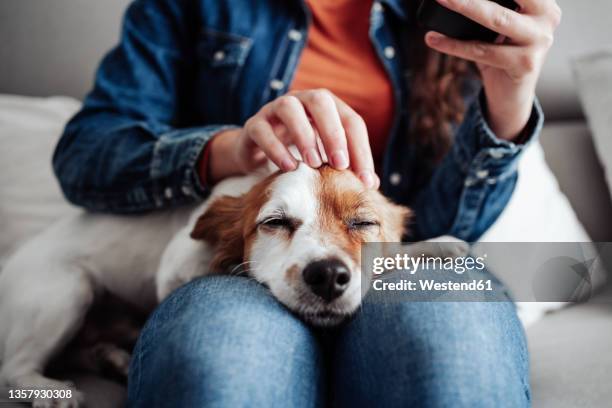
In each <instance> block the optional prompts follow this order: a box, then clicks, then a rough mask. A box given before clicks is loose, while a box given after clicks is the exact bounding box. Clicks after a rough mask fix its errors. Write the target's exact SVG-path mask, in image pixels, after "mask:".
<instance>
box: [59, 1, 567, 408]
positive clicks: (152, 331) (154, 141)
mask: <svg viewBox="0 0 612 408" xmlns="http://www.w3.org/2000/svg"><path fill="white" fill-rule="evenodd" d="M438 1H439V3H441V4H442V5H444V6H446V7H448V8H450V9H452V10H455V11H457V12H459V13H461V14H464V15H465V16H467V17H470V18H471V19H473V20H476V21H477V22H479V23H481V24H483V25H485V26H487V27H489V28H492V29H494V30H495V31H497V32H499V33H501V34H502V35H503V36H504V38H505V40H504V41H498V42H497V43H496V44H483V43H477V42H462V41H457V40H453V39H450V38H447V37H444V36H442V35H440V34H437V33H433V32H429V33H424V32H421V30H419V28H418V26H417V24H416V22H415V14H416V12H415V10H416V6H417V1H416V0H406V1H401V0H377V1H376V2H372V1H367V0H333V1H331V0H330V1H323V0H308V1H306V2H305V3H302V2H300V1H297V0H296V1H285V2H273V1H265V0H262V1H257V2H252V1H243V0H230V1H214V0H184V1H178V0H138V1H136V2H135V3H133V4H132V5H131V6H130V8H129V9H128V11H127V15H126V17H125V21H124V28H123V35H122V39H121V42H120V44H119V45H118V47H116V48H115V49H114V50H113V51H112V52H110V53H109V54H108V55H107V56H106V58H105V59H104V61H103V62H102V64H101V66H100V69H99V71H98V74H97V78H96V83H95V88H94V89H93V91H92V92H91V93H90V94H89V96H88V97H87V99H86V101H85V104H84V107H83V109H82V110H81V112H79V113H78V114H77V115H76V116H75V117H74V118H73V119H72V121H71V122H70V123H69V124H68V126H67V127H66V130H65V133H64V135H63V137H62V139H61V141H60V143H59V145H58V148H57V151H56V153H55V156H54V168H55V171H56V173H57V176H58V178H59V180H60V182H61V185H62V188H63V190H64V192H65V194H66V196H67V197H68V198H69V199H70V200H71V201H72V202H74V203H76V204H78V205H81V206H84V207H86V208H88V209H91V210H98V211H113V212H125V213H133V212H141V211H148V210H154V209H160V208H168V207H172V206H176V205H180V204H183V203H188V202H193V201H195V200H201V199H202V198H204V197H205V196H206V195H207V194H208V191H209V189H210V187H211V186H212V185H214V184H215V183H216V182H218V181H219V180H222V179H224V178H226V177H229V176H232V175H237V174H244V173H247V172H249V171H251V170H253V169H254V168H256V167H257V166H258V165H259V164H261V163H262V161H263V160H264V159H266V158H269V159H271V160H272V161H274V162H275V163H276V164H277V165H278V166H279V167H280V168H281V169H282V170H284V171H290V170H292V169H294V168H295V166H296V161H295V159H294V158H293V157H292V156H291V155H290V154H289V152H288V150H287V148H286V146H287V145H289V144H295V145H296V146H297V147H298V149H299V150H300V152H301V153H302V156H303V157H304V160H305V162H306V163H307V164H308V165H310V166H312V167H318V166H320V164H321V162H322V157H321V156H322V155H321V154H320V153H321V151H324V152H325V154H326V155H327V157H328V158H329V161H330V163H331V165H332V166H333V167H335V168H338V169H346V168H350V169H351V170H352V171H354V172H355V173H356V174H357V175H358V176H359V177H360V178H361V180H362V181H363V182H364V184H365V185H367V186H368V187H370V188H379V187H380V188H381V190H382V191H383V192H384V193H385V194H386V195H388V196H389V197H391V198H392V199H393V200H394V201H396V202H399V203H403V204H406V205H408V206H410V207H411V208H412V209H413V210H414V212H415V214H416V219H415V223H414V225H411V228H410V235H409V236H408V237H407V239H410V240H421V239H426V238H430V237H434V236H439V235H443V234H451V235H454V236H456V237H459V238H461V239H464V240H468V241H473V240H476V239H477V238H478V237H479V236H480V235H481V234H482V233H483V232H484V231H485V230H486V229H487V228H488V227H489V226H490V225H491V224H492V223H493V221H494V220H495V219H496V217H497V216H498V215H499V213H500V212H501V211H502V209H503V207H504V206H505V204H506V203H507V201H508V199H509V197H510V195H511V193H512V190H513V187H514V184H515V181H516V177H517V175H516V170H515V169H516V162H517V160H518V158H519V156H520V154H521V152H522V151H523V149H524V146H525V144H526V143H528V142H529V141H531V140H533V139H534V138H535V137H536V136H537V133H538V132H539V130H540V128H541V126H542V121H543V117H542V112H541V110H540V108H539V106H538V104H537V102H536V101H535V85H536V82H537V78H538V76H539V72H540V68H541V67H542V64H543V62H544V58H545V55H546V53H547V50H548V48H549V47H550V45H551V44H552V39H553V33H554V30H555V28H556V26H557V25H558V23H559V20H560V9H559V7H558V6H557V5H556V3H555V1H554V0H518V3H519V5H520V11H516V12H515V11H510V10H507V9H504V8H502V7H500V6H497V5H496V4H494V3H492V2H489V1H487V0H471V1H467V0H438ZM472 63H475V64H472ZM472 66H475V67H476V68H477V69H472ZM481 84H482V85H481ZM317 138H319V139H320V144H321V146H320V149H317ZM378 175H379V176H380V178H379V176H378ZM527 361H528V357H527V351H526V346H525V338H524V333H523V331H522V329H521V326H520V324H519V322H518V319H517V316H516V313H515V310H514V307H513V306H512V304H511V303H510V302H501V303H475V302H474V303H467V302H466V303H441V302H438V303H436V302H429V303H428V302H421V303H417V302H414V303H407V302H405V303H384V302H371V301H368V298H366V299H365V301H364V305H363V307H362V309H361V310H360V311H359V313H357V315H356V316H355V317H354V318H353V319H352V320H351V321H350V322H348V323H347V324H346V325H344V326H343V327H341V328H339V329H338V330H336V331H334V332H320V331H316V330H314V329H312V328H310V327H308V326H307V325H306V324H304V323H303V322H301V321H300V320H298V319H297V318H296V317H295V316H293V315H292V314H291V313H289V312H288V311H287V310H286V309H284V308H283V307H281V306H280V305H279V304H278V303H277V302H276V301H274V300H273V298H272V297H271V296H270V295H269V294H268V292H267V291H266V289H265V288H263V287H261V286H259V285H258V284H256V283H253V282H251V281H249V280H246V279H244V278H237V277H212V278H205V279H200V280H198V281H195V282H193V283H191V284H189V285H187V286H185V287H183V288H181V289H179V290H178V291H177V292H175V293H174V294H173V295H172V296H170V298H169V299H168V300H167V301H165V302H164V303H163V304H162V305H161V306H160V307H159V308H158V310H157V311H156V312H155V313H154V315H153V316H152V317H151V319H150V321H149V323H148V324H147V326H146V328H145V329H144V331H143V333H142V336H141V339H140V340H139V343H138V345H137V348H136V350H135V352H134V358H133V362H132V367H131V371H130V379H129V390H128V393H129V397H128V398H129V403H130V405H131V406H172V407H174V406H186V407H187V406H188V407H191V406H213V405H214V406H237V405H239V406H320V405H322V404H324V403H326V402H327V403H331V404H334V405H338V406H353V405H366V406H367V405H377V406H405V405H424V406H450V405H451V404H452V405H453V406H472V407H473V406H500V405H503V406H528V405H529V398H530V397H529V383H528V363H527Z"/></svg>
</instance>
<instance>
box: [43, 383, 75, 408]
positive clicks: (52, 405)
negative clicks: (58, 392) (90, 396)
mask: <svg viewBox="0 0 612 408" xmlns="http://www.w3.org/2000/svg"><path fill="white" fill-rule="evenodd" d="M63 390H65V391H68V390H69V391H70V398H44V399H42V398H39V399H34V400H32V408H83V407H85V395H84V394H83V393H82V392H80V391H78V390H77V389H76V388H75V387H74V384H72V383H70V382H68V383H67V384H66V388H63Z"/></svg>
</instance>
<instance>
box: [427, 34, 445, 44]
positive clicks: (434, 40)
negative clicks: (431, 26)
mask: <svg viewBox="0 0 612 408" xmlns="http://www.w3.org/2000/svg"><path fill="white" fill-rule="evenodd" d="M427 38H428V41H429V43H430V44H440V42H441V41H442V36H441V35H440V34H438V33H433V32H431V33H428V34H427Z"/></svg>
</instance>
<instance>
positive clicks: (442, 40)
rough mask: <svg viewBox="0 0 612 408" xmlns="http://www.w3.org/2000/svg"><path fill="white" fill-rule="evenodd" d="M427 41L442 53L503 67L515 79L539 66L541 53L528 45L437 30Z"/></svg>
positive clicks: (431, 33)
mask: <svg viewBox="0 0 612 408" xmlns="http://www.w3.org/2000/svg"><path fill="white" fill-rule="evenodd" d="M425 41H426V42H427V44H428V45H429V46H430V47H431V48H433V49H435V50H437V51H440V52H442V53H445V54H448V55H452V56H455V57H459V58H463V59H466V60H469V61H474V62H477V63H481V64H485V65H488V66H491V67H495V68H499V69H503V70H505V71H506V72H508V73H509V74H510V75H511V76H512V77H513V79H520V78H521V77H523V76H525V75H529V74H531V73H533V72H534V71H536V70H537V68H538V66H539V61H538V60H537V59H538V55H539V54H538V53H537V52H533V51H532V50H530V49H529V48H526V47H518V46H514V45H503V44H489V43H483V42H478V41H460V40H455V39H453V38H450V37H446V36H445V35H442V34H440V33H436V32H429V33H427V35H426V36H425Z"/></svg>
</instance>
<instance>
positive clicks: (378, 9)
mask: <svg viewBox="0 0 612 408" xmlns="http://www.w3.org/2000/svg"><path fill="white" fill-rule="evenodd" d="M372 9H373V10H374V11H375V12H377V13H380V12H381V11H383V6H382V4H380V3H379V2H377V1H376V2H374V4H373V5H372Z"/></svg>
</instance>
